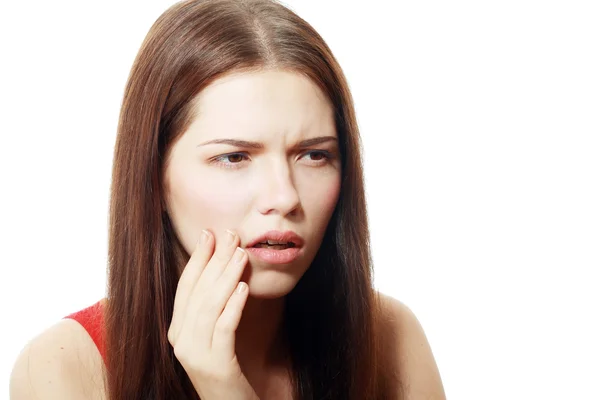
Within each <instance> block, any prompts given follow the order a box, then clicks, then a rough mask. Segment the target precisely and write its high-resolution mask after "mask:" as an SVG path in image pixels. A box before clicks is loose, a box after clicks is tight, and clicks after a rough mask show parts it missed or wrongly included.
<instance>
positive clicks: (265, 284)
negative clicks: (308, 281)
mask: <svg viewBox="0 0 600 400" xmlns="http://www.w3.org/2000/svg"><path fill="white" fill-rule="evenodd" d="M244 278H245V277H243V278H242V280H245V281H246V282H247V283H248V288H249V289H250V293H249V295H250V296H252V297H254V298H257V299H278V298H281V297H285V296H286V295H287V294H288V293H290V292H291V291H292V290H293V289H294V287H295V286H296V284H297V283H298V281H299V280H300V277H298V276H295V275H293V274H289V273H285V272H283V271H272V270H271V271H259V272H253V273H252V274H251V275H250V276H248V278H247V279H244Z"/></svg>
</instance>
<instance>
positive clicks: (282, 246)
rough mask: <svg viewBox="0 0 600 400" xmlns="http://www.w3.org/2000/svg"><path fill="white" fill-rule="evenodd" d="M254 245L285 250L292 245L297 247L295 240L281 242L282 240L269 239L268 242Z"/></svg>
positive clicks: (261, 247)
mask: <svg viewBox="0 0 600 400" xmlns="http://www.w3.org/2000/svg"><path fill="white" fill-rule="evenodd" d="M252 247H256V248H260V249H271V250H285V249H289V248H290V247H296V244H295V243H294V242H287V243H281V242H272V241H270V240H269V241H267V242H261V243H257V244H255V245H254V246H252Z"/></svg>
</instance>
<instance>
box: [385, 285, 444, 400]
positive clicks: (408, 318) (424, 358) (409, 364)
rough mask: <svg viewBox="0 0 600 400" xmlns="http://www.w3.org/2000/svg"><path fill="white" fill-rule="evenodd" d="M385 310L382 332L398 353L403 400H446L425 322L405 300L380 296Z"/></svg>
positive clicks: (395, 358)
mask: <svg viewBox="0 0 600 400" xmlns="http://www.w3.org/2000/svg"><path fill="white" fill-rule="evenodd" d="M378 296H379V301H380V306H381V310H382V316H383V320H382V322H381V323H382V324H383V326H382V332H384V334H385V339H384V340H385V342H386V347H387V348H388V349H390V350H391V351H393V352H394V357H393V358H391V359H390V362H392V363H393V364H394V365H391V368H393V369H394V370H395V371H397V374H398V377H399V378H400V382H401V387H399V388H398V391H399V392H400V393H401V395H400V396H401V398H403V399H407V400H420V399H427V400H443V399H445V398H446V396H445V393H444V387H443V385H442V380H441V377H440V373H439V370H438V367H437V364H436V362H435V359H434V356H433V352H432V350H431V347H430V345H429V342H428V340H427V337H426V335H425V332H424V331H423V327H422V326H421V323H420V322H419V320H418V319H417V317H416V315H415V314H414V313H413V312H412V310H411V309H410V308H409V307H408V306H406V305H405V304H404V303H402V302H401V301H399V300H397V299H395V298H393V297H391V296H388V295H385V294H383V293H378Z"/></svg>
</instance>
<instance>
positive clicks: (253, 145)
mask: <svg viewBox="0 0 600 400" xmlns="http://www.w3.org/2000/svg"><path fill="white" fill-rule="evenodd" d="M337 140H338V139H337V138H336V137H335V136H320V137H316V138H311V139H306V140H303V141H301V142H300V143H298V147H299V148H305V147H310V146H314V145H317V144H321V143H325V142H331V141H335V142H337ZM207 144H229V145H231V146H235V147H242V148H247V149H264V148H265V146H264V145H263V144H262V143H259V142H249V141H247V140H240V139H213V140H209V141H208V142H204V143H200V144H199V145H198V146H196V147H200V146H205V145H207Z"/></svg>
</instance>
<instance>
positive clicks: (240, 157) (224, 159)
mask: <svg viewBox="0 0 600 400" xmlns="http://www.w3.org/2000/svg"><path fill="white" fill-rule="evenodd" d="M247 159H248V155H247V154H246V153H228V154H221V155H220V156H217V157H214V158H213V159H211V160H210V162H211V163H214V164H217V165H218V166H219V167H223V168H239V166H240V164H242V162H243V161H244V160H247Z"/></svg>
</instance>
